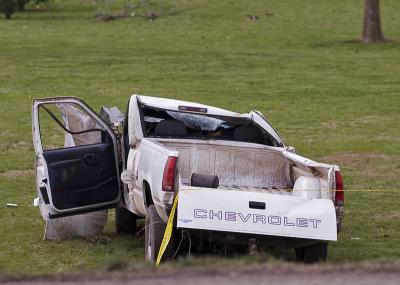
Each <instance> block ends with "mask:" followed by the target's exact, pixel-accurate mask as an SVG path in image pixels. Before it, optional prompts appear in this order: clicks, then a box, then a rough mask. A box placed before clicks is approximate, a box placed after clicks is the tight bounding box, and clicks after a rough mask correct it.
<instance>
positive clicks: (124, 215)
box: [115, 208, 137, 235]
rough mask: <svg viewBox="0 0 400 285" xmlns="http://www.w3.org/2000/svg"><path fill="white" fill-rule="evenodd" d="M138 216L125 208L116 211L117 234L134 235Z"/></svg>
mask: <svg viewBox="0 0 400 285" xmlns="http://www.w3.org/2000/svg"><path fill="white" fill-rule="evenodd" d="M136 219H137V216H136V215H135V214H134V213H132V212H131V211H129V210H127V209H125V208H116V209H115V231H116V233H117V234H128V235H134V234H135V233H136Z"/></svg>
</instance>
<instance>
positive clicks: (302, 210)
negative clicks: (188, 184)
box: [177, 188, 337, 241]
mask: <svg viewBox="0 0 400 285" xmlns="http://www.w3.org/2000/svg"><path fill="white" fill-rule="evenodd" d="M177 227H178V228H188V229H198V230H209V231H219V232H232V233H242V234H252V235H259V236H274V237H285V238H288V237H289V238H300V239H312V240H319V241H336V240H337V226H336V213H335V207H334V205H333V202H332V201H331V200H328V199H313V200H307V199H304V198H299V197H293V196H281V195H274V194H266V193H255V192H244V191H235V190H216V189H204V188H187V189H180V192H179V201H178V217H177Z"/></svg>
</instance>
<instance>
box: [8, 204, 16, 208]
mask: <svg viewBox="0 0 400 285" xmlns="http://www.w3.org/2000/svg"><path fill="white" fill-rule="evenodd" d="M7 207H8V208H17V207H18V204H14V203H7Z"/></svg>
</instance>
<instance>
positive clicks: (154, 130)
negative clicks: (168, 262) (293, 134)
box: [32, 95, 344, 262]
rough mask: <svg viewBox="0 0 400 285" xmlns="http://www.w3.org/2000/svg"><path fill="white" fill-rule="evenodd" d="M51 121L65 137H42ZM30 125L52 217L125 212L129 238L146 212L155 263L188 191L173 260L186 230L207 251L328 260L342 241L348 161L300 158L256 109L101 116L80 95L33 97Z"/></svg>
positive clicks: (165, 104)
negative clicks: (286, 250)
mask: <svg viewBox="0 0 400 285" xmlns="http://www.w3.org/2000/svg"><path fill="white" fill-rule="evenodd" d="M45 115H47V118H51V120H48V121H46V120H43V121H42V117H46V116H45ZM51 122H53V123H54V122H55V123H54V125H55V126H56V127H57V128H59V129H60V130H61V134H60V135H55V134H50V136H48V141H47V142H44V141H43V140H44V139H45V138H44V137H45V136H44V134H43V132H44V129H46V128H50V130H53V131H54V128H52V127H51ZM32 125H33V141H34V147H35V153H36V182H37V195H38V198H39V199H38V205H39V206H40V210H41V214H42V216H43V218H44V219H46V220H51V219H57V218H61V217H66V216H72V215H78V214H83V213H89V212H95V211H100V210H104V209H110V208H116V230H117V232H120V233H123V232H125V233H134V232H135V231H136V220H137V219H139V218H145V225H146V227H145V228H146V231H145V255H146V259H147V260H150V261H152V262H154V261H155V260H156V257H157V254H158V251H159V249H160V245H161V242H162V237H163V234H164V231H165V227H166V223H167V221H168V217H169V213H170V211H171V208H172V204H173V200H174V197H175V196H176V195H178V193H179V195H178V209H177V216H176V219H175V221H174V233H175V234H174V235H173V236H175V240H174V238H173V239H172V241H171V242H170V243H169V245H168V248H167V250H166V252H165V254H164V258H165V257H172V256H174V254H175V253H176V251H177V249H178V248H177V247H178V242H179V238H180V237H181V236H182V237H184V236H187V237H189V239H190V246H191V248H193V249H195V248H197V249H199V250H200V249H204V248H207V246H208V247H209V246H210V244H212V245H213V244H225V245H226V244H232V243H240V244H245V245H249V246H250V247H252V248H254V247H255V246H257V245H260V246H264V245H265V246H271V247H276V246H282V247H290V248H295V249H296V251H295V252H296V257H297V260H298V261H304V262H317V261H322V260H325V259H326V258H327V246H328V242H329V241H336V240H337V232H338V231H339V230H340V228H341V225H342V220H343V207H344V195H343V194H344V193H343V181H342V176H341V174H340V171H339V168H338V166H336V165H328V164H323V163H318V162H315V161H312V160H310V159H307V158H304V157H302V156H299V155H297V154H295V151H294V148H293V147H287V146H285V144H284V142H283V140H282V139H281V137H280V136H279V135H278V133H277V132H276V131H275V130H274V128H273V127H272V126H271V125H270V123H269V122H268V121H267V120H266V119H265V118H264V117H263V115H262V114H261V113H260V112H258V111H252V112H250V113H245V114H239V113H235V112H231V111H227V110H223V109H220V108H216V107H211V106H207V105H203V104H198V103H192V102H185V101H178V100H171V99H164V98H156V97H148V96H141V95H133V96H131V98H130V100H129V103H128V106H127V111H126V114H125V116H123V115H122V114H121V113H119V114H118V112H117V111H116V110H115V109H104V110H103V112H102V115H101V116H100V115H99V114H97V113H96V112H95V111H93V110H92V109H91V108H90V107H89V106H88V105H87V104H85V103H84V102H83V101H81V100H79V99H77V98H74V97H58V98H45V99H36V100H34V101H33V109H32ZM46 139H47V138H46ZM57 140H62V142H61V143H60V144H59V145H57V143H56V141H57ZM177 233H182V235H181V234H179V235H177ZM183 233H184V234H185V235H184V234H183Z"/></svg>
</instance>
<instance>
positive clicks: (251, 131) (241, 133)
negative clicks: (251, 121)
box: [233, 125, 265, 144]
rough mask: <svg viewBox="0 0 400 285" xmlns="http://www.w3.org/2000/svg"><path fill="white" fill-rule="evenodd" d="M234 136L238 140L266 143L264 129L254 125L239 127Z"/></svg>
mask: <svg viewBox="0 0 400 285" xmlns="http://www.w3.org/2000/svg"><path fill="white" fill-rule="evenodd" d="M233 138H234V139H235V140H237V141H245V142H252V143H259V144H264V143H265V138H264V135H263V133H262V131H261V130H260V129H259V128H258V127H256V126H254V125H243V126H240V127H237V128H236V129H235V130H234V132H233Z"/></svg>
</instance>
